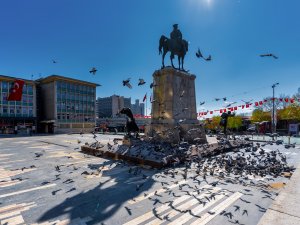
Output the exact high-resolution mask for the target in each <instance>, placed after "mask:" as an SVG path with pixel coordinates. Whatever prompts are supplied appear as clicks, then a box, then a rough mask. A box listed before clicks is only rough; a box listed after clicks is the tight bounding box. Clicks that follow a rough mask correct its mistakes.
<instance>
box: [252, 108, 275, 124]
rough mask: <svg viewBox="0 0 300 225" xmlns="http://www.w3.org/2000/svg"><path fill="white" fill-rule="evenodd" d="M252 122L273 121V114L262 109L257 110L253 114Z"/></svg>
mask: <svg viewBox="0 0 300 225" xmlns="http://www.w3.org/2000/svg"><path fill="white" fill-rule="evenodd" d="M251 120H252V121H253V122H262V121H271V113H270V112H264V111H263V110H262V109H255V110H254V111H253V113H252V116H251Z"/></svg>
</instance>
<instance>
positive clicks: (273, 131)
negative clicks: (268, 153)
mask: <svg viewBox="0 0 300 225" xmlns="http://www.w3.org/2000/svg"><path fill="white" fill-rule="evenodd" d="M277 85H279V83H275V84H273V85H272V88H273V99H272V100H273V112H272V133H273V134H274V133H275V132H276V125H275V87H276V86H277ZM273 138H274V137H273Z"/></svg>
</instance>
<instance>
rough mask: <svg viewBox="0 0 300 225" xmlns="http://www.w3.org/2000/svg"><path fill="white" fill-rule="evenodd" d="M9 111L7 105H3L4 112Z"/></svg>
mask: <svg viewBox="0 0 300 225" xmlns="http://www.w3.org/2000/svg"><path fill="white" fill-rule="evenodd" d="M7 113H8V107H7V106H6V105H4V106H3V114H7Z"/></svg>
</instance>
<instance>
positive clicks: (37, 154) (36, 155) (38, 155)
mask: <svg viewBox="0 0 300 225" xmlns="http://www.w3.org/2000/svg"><path fill="white" fill-rule="evenodd" d="M34 154H35V157H36V158H39V157H41V156H42V155H43V154H42V153H34Z"/></svg>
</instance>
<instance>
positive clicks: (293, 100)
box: [198, 98, 300, 117]
mask: <svg viewBox="0 0 300 225" xmlns="http://www.w3.org/2000/svg"><path fill="white" fill-rule="evenodd" d="M275 100H279V101H280V102H286V103H294V102H295V101H298V102H300V98H299V99H296V98H270V99H269V100H268V99H264V100H262V101H257V102H254V103H249V104H244V105H239V106H232V107H228V108H221V109H215V110H210V111H206V112H199V113H198V116H199V117H202V116H206V115H212V114H214V113H220V114H221V113H224V112H227V111H231V112H234V111H236V110H240V109H249V108H250V106H256V107H258V106H262V105H263V104H265V103H266V102H268V101H275Z"/></svg>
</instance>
